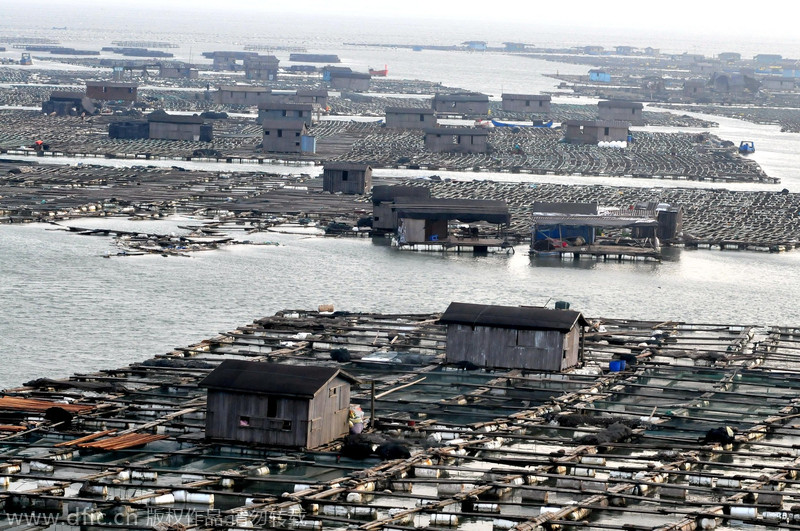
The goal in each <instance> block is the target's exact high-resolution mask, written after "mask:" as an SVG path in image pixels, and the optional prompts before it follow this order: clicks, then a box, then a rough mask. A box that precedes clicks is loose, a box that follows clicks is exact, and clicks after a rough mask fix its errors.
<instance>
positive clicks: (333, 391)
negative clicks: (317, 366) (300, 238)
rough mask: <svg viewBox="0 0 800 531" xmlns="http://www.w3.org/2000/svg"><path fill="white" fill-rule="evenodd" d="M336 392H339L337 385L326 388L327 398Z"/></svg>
mask: <svg viewBox="0 0 800 531" xmlns="http://www.w3.org/2000/svg"><path fill="white" fill-rule="evenodd" d="M338 392H339V388H338V387H331V388H330V389H328V398H330V397H334V396H336V394H337V393H338Z"/></svg>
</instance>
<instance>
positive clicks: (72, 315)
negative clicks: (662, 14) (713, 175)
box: [0, 2, 800, 389]
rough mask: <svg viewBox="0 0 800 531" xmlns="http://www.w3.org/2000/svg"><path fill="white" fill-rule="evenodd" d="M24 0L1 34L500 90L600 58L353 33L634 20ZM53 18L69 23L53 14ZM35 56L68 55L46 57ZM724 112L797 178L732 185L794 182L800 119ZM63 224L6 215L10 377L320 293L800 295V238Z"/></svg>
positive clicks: (599, 304) (599, 312)
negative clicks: (478, 242) (422, 249)
mask: <svg viewBox="0 0 800 531" xmlns="http://www.w3.org/2000/svg"><path fill="white" fill-rule="evenodd" d="M12 4H13V5H11V6H8V7H7V8H4V12H3V15H2V16H0V33H2V34H9V35H20V36H51V37H55V38H58V39H59V40H60V41H61V44H62V45H64V46H75V47H77V48H92V49H99V48H100V47H101V46H110V45H111V42H112V41H113V40H138V39H142V40H163V41H169V42H175V43H176V44H178V45H179V48H178V49H176V50H175V52H176V56H177V57H178V58H182V59H187V60H189V59H193V60H200V53H201V52H203V51H211V50H222V49H241V48H242V46H243V44H247V43H268V44H274V45H288V46H303V47H305V48H307V50H308V51H310V52H320V53H338V54H339V55H340V56H341V57H342V60H343V64H344V65H347V66H352V67H354V68H356V69H358V70H366V68H367V67H368V66H373V67H377V66H381V65H383V64H388V66H389V71H390V74H389V75H390V77H398V78H411V79H425V80H432V81H440V82H442V83H444V84H445V85H450V86H457V87H463V88H467V89H471V90H480V91H485V92H488V93H490V94H492V95H493V96H498V95H499V94H500V93H501V92H502V91H507V92H533V93H537V92H542V91H549V90H553V89H554V88H555V87H556V84H557V82H556V81H555V80H553V79H552V78H549V77H546V76H545V75H544V74H548V73H555V72H560V73H571V74H581V73H586V72H587V71H588V68H589V67H587V66H581V65H569V64H558V63H551V62H545V61H541V60H538V59H528V58H521V57H513V56H506V55H500V54H466V53H462V52H436V51H423V52H413V51H411V50H408V49H400V48H397V49H392V48H365V47H358V46H345V45H344V44H343V43H345V42H350V41H353V40H356V39H354V38H353V35H358V39H357V40H358V41H359V42H373V43H377V42H402V43H417V42H419V43H423V44H458V43H460V42H462V41H464V40H468V39H484V40H489V41H492V44H493V45H499V44H500V43H502V42H504V41H524V42H531V43H534V44H537V45H539V46H570V45H571V46H575V45H578V44H581V45H585V44H603V45H607V46H612V45H615V44H619V43H620V38H621V36H620V35H619V34H618V33H614V34H603V33H602V31H599V30H598V31H597V32H595V33H592V34H588V33H583V34H581V35H577V34H576V33H574V32H573V33H569V32H563V31H561V32H559V31H556V30H548V29H547V28H536V27H534V26H530V25H528V26H523V25H514V24H509V25H508V26H505V27H502V28H501V27H495V26H490V25H486V26H481V25H478V24H473V25H457V26H454V25H447V24H444V25H442V24H440V25H437V24H435V23H434V22H435V21H431V22H429V23H425V24H412V23H408V22H405V21H395V23H392V24H388V25H387V24H385V23H382V24H381V25H380V26H378V25H377V24H376V25H370V24H366V23H363V22H355V21H349V22H348V21H346V20H339V19H337V20H320V19H318V18H314V17H310V18H305V19H297V18H295V19H287V18H286V16H285V15H282V16H275V17H271V18H265V19H255V18H252V19H247V18H245V19H236V20H233V19H232V18H231V17H228V18H226V17H222V16H220V17H210V16H208V14H207V13H205V12H202V11H197V12H184V13H182V14H181V16H177V15H176V16H167V15H166V14H163V13H162V14H161V15H160V16H158V17H153V16H146V14H140V13H137V12H135V11H133V10H129V9H127V8H123V7H120V8H119V9H114V10H111V9H108V8H104V9H102V10H100V11H97V12H94V11H87V10H81V11H69V10H62V12H60V14H59V16H58V17H55V15H54V12H56V11H58V10H46V9H45V10H38V11H37V16H35V17H34V16H31V15H30V6H28V5H23V3H21V2H13V3H12ZM167 9H168V8H167ZM52 26H58V27H63V26H67V28H68V29H67V30H51V27H52ZM628 37H629V38H627V39H626V43H629V44H632V45H636V46H655V47H660V48H662V50H664V51H675V52H682V51H689V52H692V53H697V52H703V53H707V54H709V55H713V54H716V53H719V52H721V51H731V50H737V51H741V52H743V53H747V52H749V51H751V50H752V51H753V53H766V52H776V51H777V52H782V53H783V54H784V56H800V45H798V43H797V42H796V41H785V42H782V43H768V44H769V48H768V49H760V48H759V46H760V45H761V44H759V42H756V41H755V40H754V39H751V41H752V42H751V41H748V42H737V41H735V40H732V39H728V40H717V41H713V40H708V39H706V38H705V37H699V36H685V35H684V36H678V37H676V36H675V35H669V34H661V35H658V34H652V33H648V34H647V35H644V34H638V35H636V34H631V35H630V36H628ZM704 39H705V40H704ZM762 44H763V45H764V46H767V44H764V43H762ZM18 53H19V51H18V50H14V49H11V48H9V49H8V51H7V52H5V53H0V56H2V57H13V58H18ZM275 53H276V54H277V55H278V57H280V58H281V59H282V60H284V61H285V60H286V59H288V52H287V51H280V50H277V51H276V52H275ZM35 55H37V54H35ZM37 66H43V67H46V68H62V69H63V68H71V67H65V66H64V65H60V64H57V63H54V62H48V61H37ZM17 68H21V67H17ZM76 70H77V69H76ZM80 75H81V76H83V77H85V78H89V77H90V76H91V73H90V72H88V71H82V72H81V73H80ZM576 101H578V100H576ZM715 120H717V121H719V122H720V124H721V126H720V128H719V130H718V131H714V132H715V133H716V134H719V135H720V136H721V137H723V138H725V139H728V140H731V141H734V142H736V143H737V144H738V142H739V141H740V140H754V141H755V142H756V150H757V151H756V153H755V155H753V157H754V158H755V160H756V161H758V162H759V163H760V164H761V165H762V167H763V168H764V169H765V171H766V172H767V173H768V174H769V175H772V176H776V177H780V178H781V179H782V180H783V182H782V183H781V184H780V185H769V186H767V185H753V184H740V185H729V186H728V187H730V188H735V189H745V190H771V191H778V190H780V189H781V188H783V187H786V188H789V189H790V190H791V191H793V192H797V191H800V177H799V176H798V172H797V167H798V166H799V164H798V161H799V160H798V155H797V153H800V135H797V134H786V133H780V132H779V131H778V127H777V126H767V125H753V124H748V123H746V122H741V121H739V120H733V119H726V118H719V119H716V118H715ZM75 162H77V161H75ZM84 162H89V161H88V160H87V161H84ZM165 162H166V163H167V164H168V165H171V163H170V162H169V161H165ZM115 163H116V162H115ZM195 167H196V168H197V169H200V168H203V169H208V168H207V167H206V166H205V165H200V166H192V169H194V168H195ZM218 169H220V171H234V170H253V171H257V170H262V171H277V172H279V173H301V172H303V173H311V174H316V173H317V172H318V169H316V168H308V167H291V166H276V167H258V166H255V165H241V167H232V166H230V165H221V166H220V167H219V168H218ZM427 173H429V172H404V171H400V170H382V171H380V172H379V174H382V175H386V176H393V177H404V176H417V177H420V176H425V175H426V174H427ZM441 175H442V176H443V177H452V178H466V179H475V178H478V179H499V180H525V181H527V182H531V183H535V182H540V181H544V180H546V181H548V182H565V183H580V184H593V183H594V184H619V185H631V184H633V185H636V186H642V187H658V186H676V185H677V186H692V187H704V186H709V187H711V186H714V187H719V186H723V185H720V184H715V185H712V184H707V185H706V184H703V183H692V182H686V183H682V182H675V181H666V180H665V181H654V182H652V183H651V182H647V181H643V180H640V179H637V180H633V179H628V180H626V179H614V178H608V177H603V178H593V177H559V178H555V177H552V176H550V177H546V178H545V177H536V176H522V175H509V174H490V173H481V174H472V173H470V174H450V173H448V174H443V173H442V174H441ZM654 195H656V196H657V190H654ZM192 221H194V220H192ZM186 222H187V220H186V219H182V218H173V219H168V220H161V221H136V222H134V221H128V220H124V219H119V218H114V219H111V218H106V219H97V218H93V219H85V220H73V221H72V222H71V223H72V224H73V225H77V226H86V227H109V228H118V229H128V230H135V231H140V232H172V231H180V229H178V227H177V226H178V225H180V224H184V223H186ZM52 228H53V227H51V226H48V225H23V226H18V225H4V226H0V304H1V305H2V309H0V389H1V388H8V387H11V386H16V385H19V384H21V383H22V382H24V381H27V380H30V379H33V378H37V377H59V376H67V375H70V374H72V373H75V372H89V371H96V370H100V369H104V368H114V367H119V366H122V365H125V364H128V363H131V362H135V361H140V360H143V359H146V358H149V357H151V356H153V355H155V354H159V353H164V352H166V351H168V350H170V349H172V348H174V347H178V346H186V345H187V344H190V343H193V342H196V341H200V340H202V339H204V338H207V337H211V336H213V335H215V334H216V333H217V332H220V331H226V330H231V329H233V328H235V327H237V326H240V325H243V324H245V323H248V322H250V321H252V320H253V319H255V318H258V317H260V316H264V315H270V314H272V313H274V312H275V311H278V310H281V309H285V308H305V309H309V308H311V309H313V308H316V307H317V305H319V304H328V303H331V304H334V305H335V306H336V308H337V309H342V310H345V309H346V310H352V311H379V312H438V311H443V310H444V309H445V308H446V307H447V305H448V304H449V303H450V302H451V301H454V300H456V301H466V302H483V303H497V304H510V305H515V304H534V305H535V304H544V303H545V302H546V301H548V300H566V301H569V302H571V303H572V305H573V308H576V309H579V310H582V311H584V312H586V313H587V314H588V315H590V316H606V317H624V318H643V319H657V320H668V319H675V320H681V321H690V322H713V323H756V324H765V325H774V324H781V325H793V324H798V323H800V312H798V311H797V310H796V306H797V301H798V300H800V278H798V277H800V273H798V271H800V268H798V265H800V252H793V253H786V254H760V253H746V252H735V251H687V250H674V251H670V252H668V253H667V254H666V257H665V260H664V262H662V263H660V264H653V263H643V262H633V263H631V262H623V263H617V262H605V263H604V262H593V261H580V262H572V261H568V262H561V261H560V260H536V261H534V260H531V258H529V257H528V256H527V247H526V246H521V247H519V248H518V249H517V251H518V252H517V253H516V254H514V255H510V256H507V255H494V256H485V257H475V256H472V255H453V254H446V255H442V254H433V253H410V252H400V251H397V250H395V249H393V248H391V247H388V246H387V245H386V241H379V242H377V243H375V242H372V241H371V240H369V239H366V238H365V239H349V238H337V239H331V238H322V237H316V236H309V235H285V234H273V233H263V234H258V235H256V236H247V237H248V238H253V239H255V238H256V237H257V238H261V239H265V240H272V241H277V242H279V243H280V244H281V245H280V246H231V247H227V248H225V249H223V250H219V251H211V252H200V253H195V254H193V255H192V256H191V257H189V258H176V257H170V258H164V257H161V256H158V255H151V256H140V257H125V258H111V259H105V258H102V255H103V254H105V253H107V252H110V251H111V252H113V251H114V250H115V249H114V247H113V246H112V243H111V239H110V238H105V237H87V236H78V235H75V234H69V233H66V232H63V231H54V230H49V229H52ZM237 236H240V237H242V235H241V234H238V235H237Z"/></svg>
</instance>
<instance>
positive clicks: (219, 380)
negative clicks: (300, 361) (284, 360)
mask: <svg viewBox="0 0 800 531" xmlns="http://www.w3.org/2000/svg"><path fill="white" fill-rule="evenodd" d="M337 375H339V376H341V377H342V378H344V379H345V380H348V381H349V382H351V383H357V382H358V380H357V379H356V378H355V377H353V376H351V375H349V374H347V373H346V372H344V371H342V370H340V369H338V368H336V367H315V366H310V365H284V364H281V363H261V362H257V361H243V360H225V361H223V362H222V363H221V364H220V365H219V367H217V368H216V369H214V370H213V371H211V374H209V375H208V376H206V377H205V378H204V379H203V381H201V382H200V383H199V384H198V385H199V386H200V387H207V388H209V389H217V390H221V391H242V392H247V393H257V394H268V395H281V396H298V397H305V398H312V397H313V396H314V394H315V393H316V392H317V391H319V389H320V388H321V387H322V386H324V385H325V384H326V383H327V382H328V381H329V380H331V379H332V378H334V377H336V376H337Z"/></svg>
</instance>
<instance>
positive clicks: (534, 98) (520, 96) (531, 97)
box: [502, 94, 553, 101]
mask: <svg viewBox="0 0 800 531" xmlns="http://www.w3.org/2000/svg"><path fill="white" fill-rule="evenodd" d="M502 98H503V99H504V100H531V101H539V100H541V101H551V100H552V99H553V98H552V97H551V96H550V95H549V94H503V95H502Z"/></svg>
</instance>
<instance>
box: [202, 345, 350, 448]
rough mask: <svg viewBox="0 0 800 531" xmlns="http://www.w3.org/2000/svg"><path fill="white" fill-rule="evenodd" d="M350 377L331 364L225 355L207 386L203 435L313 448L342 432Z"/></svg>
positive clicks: (204, 381) (211, 375)
mask: <svg viewBox="0 0 800 531" xmlns="http://www.w3.org/2000/svg"><path fill="white" fill-rule="evenodd" d="M357 382H358V380H357V379H356V378H354V377H353V376H351V375H349V374H347V373H345V372H343V371H341V370H339V369H337V368H335V367H316V366H302V365H284V364H279V363H261V362H254V361H242V360H225V361H223V362H222V363H221V364H220V365H219V367H217V368H216V369H214V370H213V371H212V372H211V373H210V374H209V375H208V376H206V377H205V379H203V381H201V382H200V384H199V386H200V387H205V388H207V389H208V407H207V413H206V438H208V439H212V440H221V441H229V442H238V443H256V444H264V445H268V446H287V447H297V448H316V447H318V446H322V445H323V444H327V443H329V442H331V441H333V440H335V439H337V438H339V437H342V436H344V435H346V434H347V433H348V429H349V428H348V424H347V420H348V414H349V407H350V384H353V383H357Z"/></svg>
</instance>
